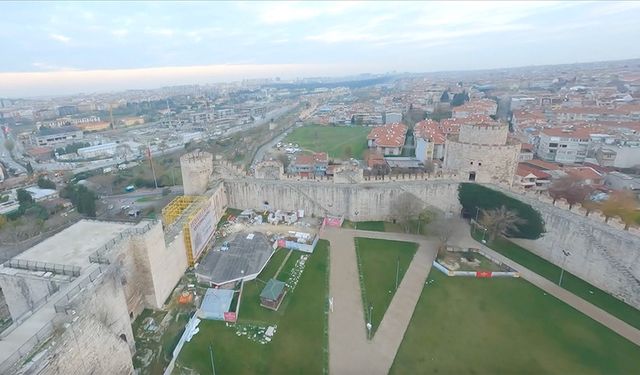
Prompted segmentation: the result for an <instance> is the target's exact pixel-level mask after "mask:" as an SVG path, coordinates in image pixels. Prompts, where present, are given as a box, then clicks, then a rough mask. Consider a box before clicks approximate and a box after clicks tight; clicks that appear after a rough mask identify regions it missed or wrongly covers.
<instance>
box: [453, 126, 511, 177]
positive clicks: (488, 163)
mask: <svg viewBox="0 0 640 375" xmlns="http://www.w3.org/2000/svg"><path fill="white" fill-rule="evenodd" d="M508 135H509V126H508V125H507V124H506V123H501V122H497V121H479V122H472V123H469V124H464V125H461V126H460V133H459V134H458V135H449V137H448V138H447V139H446V141H445V156H444V168H445V169H448V170H452V171H457V172H458V173H462V174H464V175H466V176H468V179H469V181H477V182H485V183H487V182H488V183H499V182H501V183H508V184H512V183H513V179H514V176H515V173H516V168H517V167H518V156H519V154H520V143H519V142H517V141H514V140H512V139H509V138H508Z"/></svg>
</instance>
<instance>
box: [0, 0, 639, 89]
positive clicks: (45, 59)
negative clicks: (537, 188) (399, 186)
mask: <svg viewBox="0 0 640 375" xmlns="http://www.w3.org/2000/svg"><path fill="white" fill-rule="evenodd" d="M0 9H2V12H0V13H1V14H2V15H0V20H2V22H3V24H4V25H5V28H4V29H3V30H2V31H0V46H1V47H2V48H3V50H4V51H11V54H12V56H13V58H11V59H5V60H3V61H1V62H0V82H2V84H0V96H5V97H6V96H11V97H15V96H44V95H65V94H72V93H78V92H104V91H114V90H123V89H137V88H139V89H145V88H155V87H160V86H166V85H180V84H197V83H203V84H206V83H215V82H221V81H234V80H241V79H246V78H267V77H275V76H280V77H282V78H283V79H292V78H298V77H305V76H342V75H349V74H358V73H367V72H368V73H384V72H389V71H401V72H433V71H456V70H478V69H494V68H510V67H518V66H530V65H552V64H563V63H579V62H592V61H605V60H623V59H631V58H636V57H638V56H640V52H639V49H640V47H638V46H637V45H636V44H634V43H633V40H632V38H628V36H629V35H633V34H639V33H640V25H639V24H638V23H637V22H634V20H636V19H637V18H638V16H639V15H640V3H635V2H602V3H586V2H519V3H503V2H485V3H479V4H477V3H464V4H463V3H460V2H454V3H439V2H432V3H420V2H415V3H414V2H409V3H364V2H334V3H315V2H304V3H300V2H282V3H244V2H241V3H186V4H184V3H180V4H176V3H127V4H126V5H124V4H118V3H88V4H87V3H71V2H69V3H66V2H65V3H38V5H37V6H35V4H33V3H17V2H12V3H3V4H2V5H0Z"/></svg>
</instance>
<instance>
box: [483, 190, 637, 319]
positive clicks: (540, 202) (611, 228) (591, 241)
mask: <svg viewBox="0 0 640 375" xmlns="http://www.w3.org/2000/svg"><path fill="white" fill-rule="evenodd" d="M491 187H492V188H494V189H496V190H500V191H502V192H504V193H505V194H508V195H510V196H512V197H514V198H516V199H519V200H521V201H523V202H525V203H528V204H530V205H531V206H532V207H533V208H535V209H536V210H538V211H539V212H540V214H541V215H542V218H543V220H544V221H545V228H546V230H547V232H546V233H545V234H544V235H543V236H542V237H541V238H539V239H537V240H524V239H514V240H513V241H514V242H515V243H517V244H519V245H521V246H522V247H524V248H526V249H529V250H530V251H532V252H534V253H535V254H537V255H539V256H541V257H543V258H545V259H547V260H549V261H551V262H552V263H554V264H556V265H559V266H563V267H565V269H566V270H568V271H569V272H571V273H573V274H575V275H577V276H578V277H580V278H582V279H584V280H586V281H588V282H590V283H592V284H593V285H595V286H597V287H598V288H600V289H603V290H606V291H608V292H609V293H611V294H612V295H614V296H616V297H618V298H620V299H621V300H623V301H625V302H627V303H629V304H630V305H632V306H634V307H636V308H639V309H640V230H638V228H629V229H628V230H625V229H624V228H625V224H624V223H623V222H622V221H621V220H620V219H619V218H610V219H607V218H606V217H605V216H604V215H603V214H602V213H601V212H599V211H593V212H589V211H588V210H586V209H585V208H583V207H582V206H580V205H574V206H570V205H569V204H568V203H567V202H566V201H565V200H558V201H556V202H555V205H554V201H553V199H552V198H551V197H549V196H548V195H546V194H536V193H533V192H527V193H525V194H521V193H517V192H513V191H509V190H506V189H504V188H500V187H496V186H491ZM587 214H588V215H587ZM562 250H565V251H568V252H569V253H570V254H571V255H569V256H567V257H565V256H564V253H563V252H562Z"/></svg>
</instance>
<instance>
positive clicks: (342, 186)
mask: <svg viewBox="0 0 640 375" xmlns="http://www.w3.org/2000/svg"><path fill="white" fill-rule="evenodd" d="M464 177H465V176H459V175H457V174H446V175H440V176H439V175H437V174H434V175H428V174H417V175H400V176H394V177H392V178H386V179H384V180H383V179H375V178H372V179H368V180H367V179H365V181H364V182H362V183H358V184H354V183H336V182H335V181H334V180H333V179H313V178H312V179H301V178H295V179H293V178H286V177H283V179H281V180H259V179H254V178H234V179H231V178H230V179H225V180H224V187H225V192H226V195H227V199H228V204H229V207H237V208H249V207H251V208H256V209H263V208H264V206H265V203H268V205H269V207H272V208H279V209H291V210H293V209H304V210H305V212H306V213H307V214H313V215H315V216H323V215H325V214H326V213H329V214H332V215H344V217H345V218H346V219H349V220H358V221H364V220H388V219H389V218H390V216H391V215H392V213H393V208H392V207H393V204H394V201H395V200H396V198H397V197H398V196H399V195H400V194H402V193H404V192H406V193H409V194H411V195H412V196H413V197H415V199H416V201H417V202H420V204H421V206H424V207H426V206H432V207H436V208H438V209H439V210H442V211H449V212H454V213H455V212H459V210H460V204H459V202H458V197H457V194H458V192H457V189H458V185H459V183H461V182H465V181H466V179H465V178H464ZM486 186H488V187H490V188H493V189H497V190H502V191H504V192H505V193H507V194H509V195H511V196H513V197H514V198H516V199H519V200H521V201H524V202H526V203H529V204H531V205H532V206H533V207H534V208H536V209H537V210H538V211H540V213H541V214H542V216H543V219H544V220H545V223H546V230H547V233H545V234H544V235H543V236H542V238H540V239H538V240H536V241H526V240H517V242H518V243H521V244H522V245H523V246H525V247H526V248H528V249H530V250H531V251H533V252H534V253H536V254H537V255H539V256H541V257H543V258H545V259H547V260H548V261H550V262H552V263H554V264H556V265H559V266H563V263H565V262H566V263H565V267H566V269H567V270H568V271H569V272H571V273H573V274H575V275H578V276H579V277H581V278H583V279H584V280H586V281H588V282H590V283H592V284H593V285H595V286H597V287H599V288H602V289H603V290H606V291H608V292H609V293H611V294H613V295H615V296H617V297H618V298H620V299H622V300H624V301H626V302H627V303H629V304H631V305H632V306H634V307H636V308H640V282H639V281H638V280H640V251H639V250H640V230H638V229H637V228H629V229H628V230H625V229H624V228H625V226H624V224H621V222H620V220H619V219H615V218H614V219H610V220H607V221H606V222H605V218H604V216H603V215H601V214H600V213H598V212H592V213H590V214H589V215H588V216H587V215H586V210H584V209H582V208H581V207H573V208H571V209H569V206H568V205H567V204H566V202H564V201H558V202H556V203H555V205H554V204H553V201H552V200H551V198H549V197H548V196H546V195H538V194H534V193H531V194H533V195H529V194H527V195H524V194H522V193H520V192H516V191H512V190H509V189H510V187H509V186H505V185H500V186H498V185H494V184H487V185H486ZM561 249H565V250H569V251H570V252H571V254H572V255H571V256H570V257H568V258H567V259H566V260H565V259H564V257H563V256H561V255H560V254H562V252H561Z"/></svg>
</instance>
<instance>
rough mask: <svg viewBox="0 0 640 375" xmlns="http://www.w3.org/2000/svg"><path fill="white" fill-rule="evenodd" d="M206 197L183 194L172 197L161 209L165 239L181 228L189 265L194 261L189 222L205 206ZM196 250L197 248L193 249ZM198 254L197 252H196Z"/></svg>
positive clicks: (172, 236)
mask: <svg viewBox="0 0 640 375" xmlns="http://www.w3.org/2000/svg"><path fill="white" fill-rule="evenodd" d="M206 202H207V197H205V196H194V195H185V196H179V197H176V198H174V199H173V200H172V201H171V202H169V204H168V205H167V206H166V207H165V208H163V209H162V222H163V223H164V227H165V240H167V241H171V240H172V239H174V238H175V236H176V235H178V233H179V232H180V231H181V230H182V236H183V240H184V245H185V249H186V253H187V261H188V263H189V265H190V266H193V265H194V264H195V262H196V260H197V259H196V258H197V255H194V249H193V245H192V244H193V241H192V239H191V237H192V235H193V234H192V233H191V224H192V222H193V220H194V219H195V218H196V216H197V215H198V214H199V213H200V211H201V210H202V209H204V208H205V204H206ZM195 250H196V251H198V250H199V249H195ZM198 255H199V254H198Z"/></svg>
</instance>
